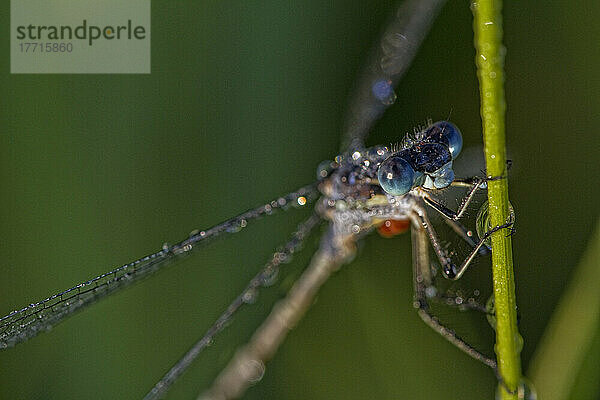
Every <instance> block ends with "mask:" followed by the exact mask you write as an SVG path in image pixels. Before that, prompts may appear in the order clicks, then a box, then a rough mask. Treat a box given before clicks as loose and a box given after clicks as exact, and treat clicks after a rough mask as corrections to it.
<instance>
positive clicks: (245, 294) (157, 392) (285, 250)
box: [144, 214, 321, 400]
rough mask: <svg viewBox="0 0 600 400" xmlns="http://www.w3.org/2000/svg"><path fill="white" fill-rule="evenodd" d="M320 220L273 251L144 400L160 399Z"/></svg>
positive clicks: (300, 229)
mask: <svg viewBox="0 0 600 400" xmlns="http://www.w3.org/2000/svg"><path fill="white" fill-rule="evenodd" d="M320 222H321V218H320V217H319V216H318V215H316V214H313V215H311V216H310V218H308V219H307V220H306V221H304V222H303V223H302V224H300V225H299V226H298V229H297V231H296V232H294V234H293V235H292V237H291V238H290V240H288V242H287V243H286V244H285V245H284V246H283V247H281V248H280V249H279V250H278V251H276V252H275V253H274V254H273V255H272V256H271V258H270V260H269V261H268V262H267V264H266V265H265V266H264V267H263V269H262V270H261V271H260V272H259V273H258V274H256V275H255V276H254V278H252V280H250V283H248V285H247V286H246V288H245V289H244V290H243V291H242V293H241V294H240V295H239V296H238V297H236V298H235V299H234V300H233V302H231V304H230V305H229V307H227V309H226V310H225V311H224V312H223V313H222V314H221V316H220V317H219V318H218V319H217V320H216V321H215V322H214V323H213V324H212V326H211V327H210V328H209V329H208V330H207V331H206V333H205V334H204V336H202V338H200V340H198V341H197V342H196V343H195V344H194V345H193V346H192V347H191V348H190V349H189V350H188V352H187V353H186V354H185V355H184V356H183V357H182V358H181V359H180V360H179V361H178V362H177V363H176V364H175V365H174V366H173V367H172V368H171V369H170V370H169V372H167V373H166V374H165V376H163V377H162V378H161V380H160V381H159V382H158V383H157V384H156V385H155V386H154V388H152V390H151V391H150V392H149V393H148V394H147V395H146V397H144V399H145V400H154V399H160V398H162V397H163V396H164V395H165V393H166V392H167V390H168V389H169V387H170V386H171V385H172V384H173V383H174V382H175V381H176V380H177V379H178V378H179V377H180V376H181V375H182V374H183V373H184V372H185V371H186V370H187V369H188V367H189V366H190V365H191V364H192V362H193V361H194V360H195V359H196V358H197V357H198V355H199V354H200V353H201V352H202V351H203V350H204V349H205V348H206V347H207V346H209V345H210V344H211V343H212V341H213V339H214V338H215V336H216V335H217V334H218V333H219V332H221V331H222V330H223V329H224V328H225V326H226V325H227V323H228V322H229V321H230V320H231V318H232V317H233V314H235V313H236V312H237V311H238V310H239V309H240V308H241V307H242V306H243V305H244V304H247V303H251V302H252V301H253V300H254V299H255V298H256V295H257V294H258V291H259V289H260V288H261V287H264V286H269V285H270V284H272V283H273V279H274V277H276V276H277V272H278V270H279V267H280V265H281V264H282V263H283V262H285V261H288V260H290V259H291V257H292V256H293V255H294V253H296V252H297V251H298V250H299V249H300V247H301V246H302V243H303V241H304V240H305V239H306V237H307V236H308V235H309V234H310V233H311V231H312V230H313V229H314V228H315V227H316V226H318V225H319V223H320Z"/></svg>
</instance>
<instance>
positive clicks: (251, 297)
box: [242, 288, 258, 304]
mask: <svg viewBox="0 0 600 400" xmlns="http://www.w3.org/2000/svg"><path fill="white" fill-rule="evenodd" d="M257 298H258V290H256V288H250V289H248V290H246V291H245V292H244V294H243V295H242V301H243V302H244V303H246V304H254V303H256V299H257Z"/></svg>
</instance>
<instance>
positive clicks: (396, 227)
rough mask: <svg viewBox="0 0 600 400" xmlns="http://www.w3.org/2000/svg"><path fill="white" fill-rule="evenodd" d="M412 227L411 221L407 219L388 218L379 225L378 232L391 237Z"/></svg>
mask: <svg viewBox="0 0 600 400" xmlns="http://www.w3.org/2000/svg"><path fill="white" fill-rule="evenodd" d="M408 228H410V221H409V220H407V219H388V220H385V221H384V222H383V224H381V225H379V226H378V227H377V232H379V234H380V235H381V236H383V237H384V238H391V237H394V236H396V235H399V234H401V233H404V232H406V231H407V230H408Z"/></svg>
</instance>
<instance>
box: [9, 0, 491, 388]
mask: <svg viewBox="0 0 600 400" xmlns="http://www.w3.org/2000/svg"><path fill="white" fill-rule="evenodd" d="M441 3H442V2H437V1H431V2H416V1H412V2H408V3H406V4H405V5H404V6H403V7H402V8H401V9H400V11H399V12H398V14H397V15H396V17H395V18H394V22H392V24H391V25H390V27H389V28H388V30H387V31H386V33H385V34H384V36H383V39H382V41H381V42H380V45H379V46H378V53H377V54H376V55H375V56H374V57H373V58H372V60H371V64H370V67H369V68H368V69H367V72H366V73H365V74H364V76H363V78H362V80H361V83H360V84H359V85H358V90H357V96H356V97H355V101H354V102H353V105H352V106H351V108H350V113H349V115H350V118H349V119H348V125H347V126H346V129H345V136H344V140H345V143H344V148H343V151H342V153H341V154H340V155H339V156H338V157H337V158H336V159H335V160H333V161H332V162H327V163H326V164H323V165H322V166H321V167H320V168H319V169H318V173H319V182H318V183H315V184H313V185H308V186H305V187H303V188H302V189H300V190H298V191H296V192H293V193H292V194H290V195H286V196H283V197H275V198H274V200H273V201H272V202H269V203H268V204H266V205H265V206H261V207H259V208H257V209H254V210H253V211H251V212H249V213H247V214H243V215H241V216H239V217H236V218H234V219H231V220H229V221H228V222H227V223H225V224H220V225H217V226H216V227H215V228H213V229H206V230H203V231H202V230H201V231H196V232H193V234H192V235H191V236H190V238H189V239H186V240H185V241H183V242H180V243H178V244H176V245H166V246H164V247H163V249H161V250H159V251H158V252H155V253H152V255H150V256H148V257H145V258H143V259H141V260H139V261H138V262H134V263H131V264H127V265H126V266H124V267H123V268H120V269H117V270H113V271H111V272H110V273H108V274H106V275H103V276H101V277H100V278H99V279H96V280H91V281H88V282H85V283H83V284H81V285H78V286H76V287H74V288H73V289H71V290H68V291H66V292H61V294H59V295H57V296H53V297H51V298H49V299H48V300H47V301H43V302H40V303H34V304H32V305H31V306H29V307H26V308H24V309H21V310H18V311H16V312H14V313H11V314H9V315H8V316H7V317H4V318H3V320H2V325H3V326H2V340H3V342H4V343H5V344H6V345H7V346H10V345H12V344H14V343H16V342H18V341H20V340H23V339H28V338H29V337H31V336H34V335H35V334H37V333H38V332H39V331H40V330H45V329H46V328H47V327H49V326H51V325H53V324H54V323H56V322H58V321H59V320H61V319H62V318H63V317H64V316H66V315H68V314H70V313H72V312H73V311H75V310H76V309H79V308H81V307H83V306H85V305H87V304H90V303H91V302H93V301H95V300H97V299H99V298H102V297H104V296H105V295H106V294H108V293H112V292H113V291H118V290H119V289H120V288H121V287H124V286H126V285H127V284H128V283H130V282H133V281H135V280H136V279H137V278H138V277H141V276H143V275H145V274H146V272H149V271H152V270H154V269H156V268H160V267H161V266H163V265H165V264H166V263H167V261H170V260H172V259H176V258H178V257H179V256H182V255H184V254H187V253H188V252H190V251H191V250H192V249H193V248H194V247H197V246H198V245H199V244H200V243H203V242H205V241H207V240H208V239H209V238H211V237H216V236H218V235H225V234H228V233H231V232H235V231H237V230H239V229H241V228H244V227H245V226H246V225H247V224H250V223H252V222H253V220H254V219H255V217H258V216H262V215H266V214H270V213H272V212H274V211H276V210H277V209H279V208H287V207H289V206H290V205H296V206H302V207H304V206H305V204H306V203H310V202H311V200H313V201H314V202H315V203H316V204H317V205H316V216H314V217H311V218H309V219H308V220H307V221H306V222H305V223H304V224H302V225H301V228H299V230H298V232H297V234H295V236H294V237H293V238H292V239H291V242H288V244H287V245H286V246H284V247H283V249H282V250H280V251H278V252H276V253H275V255H274V257H273V259H271V261H270V262H269V264H268V268H267V269H266V270H265V271H264V272H262V273H261V274H260V275H259V276H258V277H257V279H256V280H254V281H253V283H251V286H250V287H249V288H247V290H245V291H244V292H243V293H242V295H241V296H240V297H239V298H238V300H236V303H235V305H234V308H235V307H237V305H242V304H245V303H247V302H251V301H252V300H254V296H255V292H256V290H257V289H258V287H259V286H262V285H263V284H266V283H267V282H270V281H271V280H272V279H271V278H272V275H273V274H274V273H275V271H276V269H277V267H278V265H279V264H280V263H282V262H283V261H284V260H285V259H286V258H287V257H289V256H290V255H291V253H293V252H295V250H296V247H297V244H299V243H300V242H301V241H302V240H303V238H304V236H306V235H307V234H308V231H309V230H311V229H312V228H314V227H315V225H317V223H318V222H319V221H321V220H324V221H326V224H328V226H329V229H328V231H327V233H326V234H325V236H324V238H323V240H322V242H321V243H322V248H321V250H319V251H318V252H317V255H316V256H315V258H314V260H316V264H317V267H314V266H313V268H312V269H310V268H309V269H308V270H307V272H305V274H307V275H303V276H304V278H300V281H299V282H305V283H304V284H305V285H306V284H307V283H306V282H307V281H308V283H309V286H310V287H311V288H313V289H315V290H316V288H317V287H318V286H319V285H320V284H321V283H322V282H321V281H324V280H325V279H326V277H327V275H328V274H329V273H330V272H332V270H333V269H335V268H337V267H339V266H341V265H342V264H345V263H346V262H347V261H349V260H350V259H351V258H352V255H353V253H354V243H355V242H356V241H357V240H358V239H359V238H361V237H362V236H363V235H365V234H367V233H369V232H370V231H372V230H373V229H374V228H376V227H378V226H380V225H382V224H383V225H384V226H385V224H386V223H388V221H398V220H400V221H404V222H402V223H400V225H402V224H404V223H405V222H406V221H411V222H412V224H413V230H414V246H415V254H416V256H415V257H414V259H415V268H416V281H417V283H418V284H417V285H416V287H415V289H416V295H417V303H418V305H419V308H420V311H421V314H422V315H423V316H424V318H425V319H426V321H427V322H428V323H429V324H431V325H433V326H434V327H436V329H438V330H442V328H441V327H440V326H437V322H436V320H435V319H433V318H431V317H430V316H429V315H428V314H427V312H426V311H427V307H426V306H425V304H424V302H425V301H426V300H427V298H428V297H429V298H435V297H436V295H437V294H438V293H436V292H435V291H434V290H433V287H432V286H430V285H429V284H428V283H429V281H430V279H431V278H430V276H429V274H430V270H429V262H428V261H427V260H426V258H427V254H428V250H426V247H427V246H428V245H427V243H426V236H425V235H426V233H427V232H429V238H430V239H432V242H433V243H434V248H435V249H436V250H437V251H436V252H437V255H438V256H439V258H440V260H441V263H442V265H443V268H442V270H443V271H444V273H445V274H446V275H449V276H451V277H459V276H460V275H461V274H462V273H463V271H464V269H463V268H461V264H460V263H456V262H455V263H454V265H453V264H452V263H450V262H449V261H448V260H447V256H448V253H447V252H446V250H445V249H444V248H442V247H441V246H440V245H439V243H438V241H437V240H436V236H435V234H434V233H433V231H432V230H431V229H429V230H424V229H422V227H423V224H427V225H428V227H429V228H430V227H431V226H430V224H428V218H427V212H431V209H428V208H427V207H430V208H433V209H437V211H440V212H442V213H445V214H446V216H448V217H452V218H448V219H447V220H448V221H449V222H450V221H454V218H453V217H455V216H456V217H458V216H459V215H458V214H460V211H459V212H458V214H457V215H454V214H452V213H451V212H450V211H449V210H448V209H447V208H446V207H445V206H443V205H441V204H439V203H436V202H435V200H434V195H433V193H435V192H436V190H438V189H441V188H443V187H446V186H448V185H449V184H451V183H452V182H454V183H455V184H461V185H464V186H467V187H468V188H470V189H473V192H474V191H475V190H477V189H478V188H480V187H482V186H484V185H485V179H477V178H475V179H465V180H459V179H454V176H453V172H452V160H453V159H454V158H455V157H456V156H457V155H458V153H459V152H460V145H461V138H460V133H459V132H458V130H457V128H455V127H454V126H453V125H451V124H447V123H437V124H431V125H427V126H424V127H423V129H420V130H418V132H416V133H415V135H413V136H412V137H411V138H408V139H407V140H405V141H404V142H402V143H401V144H399V145H398V147H397V148H394V147H393V146H387V147H386V146H380V147H366V146H365V145H364V142H363V140H364V138H365V137H366V134H367V132H368V131H369V130H370V128H371V126H372V124H373V122H374V121H375V120H376V119H377V118H378V117H379V116H380V115H381V113H382V112H383V111H384V110H385V109H386V108H387V107H388V106H389V105H391V104H392V103H393V102H394V99H395V94H394V92H393V87H394V85H395V84H396V83H397V81H398V79H399V78H400V77H401V76H402V75H403V74H404V72H405V70H406V69H407V68H408V65H409V62H410V61H411V60H412V58H413V56H414V54H415V52H416V50H417V49H418V47H419V45H420V43H421V41H422V40H423V38H424V36H425V34H426V32H427V31H428V29H429V26H430V24H431V23H432V22H433V19H434V17H435V15H436V14H437V12H438V10H439V8H440V7H441ZM385 160H387V161H386V163H385V164H383V167H382V168H380V164H381V163H382V162H384V161H385ZM399 165H402V166H403V167H402V168H400V169H399ZM411 171H412V172H411ZM397 173H400V175H401V178H400V179H399V180H398V178H397ZM380 180H381V181H382V182H383V181H384V180H388V181H389V185H388V187H387V188H386V189H387V192H386V191H385V190H382V189H381V187H380V186H379V184H378V182H379V181H380ZM407 189H412V190H411V191H410V193H408V194H407ZM467 199H468V197H467ZM426 210H429V211H426ZM389 224H392V225H393V224H394V223H392V222H389ZM450 224H451V225H452V226H453V228H454V229H455V230H456V231H457V232H458V233H459V234H461V235H462V236H463V238H464V239H465V240H466V241H467V242H468V243H469V244H471V245H475V241H474V239H472V233H471V232H470V231H467V230H465V229H463V228H462V227H461V225H458V224H457V223H455V222H450ZM474 247H475V246H474ZM475 249H477V247H475ZM472 254H473V255H474V254H476V253H475V252H473V253H472ZM465 265H466V264H465ZM324 266H326V268H324V269H323V268H322V267H324ZM455 267H456V268H455ZM134 271H135V272H134ZM310 271H313V272H312V273H314V274H317V276H314V275H311V272H310ZM311 276H312V278H311ZM296 287H297V286H296ZM313 289H311V290H299V289H292V291H291V292H292V293H299V294H300V295H301V296H307V297H303V299H302V300H301V304H302V306H301V307H300V308H301V309H302V311H305V310H304V308H305V307H306V306H308V305H309V304H310V303H311V302H312V298H313V296H314V294H315V293H313V292H312V290H313ZM292 298H293V297H292ZM276 309H277V308H276ZM284 309H286V310H289V308H286V307H284ZM232 310H233V308H232ZM291 318H293V319H294V320H295V319H296V318H299V315H297V314H295V315H292V316H291ZM228 321H229V318H228V315H226V316H225V317H224V318H223V319H220V320H219V322H218V324H217V325H216V327H215V329H213V330H212V331H211V332H209V336H208V337H206V338H205V339H204V341H202V342H201V346H202V345H205V344H208V343H209V342H210V341H211V339H212V338H213V336H214V334H215V333H216V332H217V331H218V330H220V329H221V328H222V327H223V326H224V324H225V323H226V322H228ZM268 321H269V320H268ZM294 322H295V321H294ZM290 325H294V323H292V322H290V321H288V323H287V324H286V326H290ZM266 326H267V327H269V328H268V329H269V330H270V329H273V327H275V328H277V327H278V328H277V329H278V330H279V332H278V333H277V334H275V333H269V334H262V335H259V336H258V337H259V339H260V338H262V339H267V340H279V339H282V338H283V336H284V333H285V332H284V331H285V329H284V330H283V331H282V329H281V328H282V325H280V324H279V325H278V324H275V325H273V324H267V325H266ZM286 329H287V328H286ZM445 334H446V337H447V338H449V339H450V340H451V341H453V342H454V343H455V344H457V345H459V347H461V348H463V349H464V350H467V351H468V352H469V353H470V355H472V356H475V357H477V358H479V359H481V360H482V361H485V362H486V363H487V364H488V365H490V366H493V360H491V359H488V358H486V357H483V356H481V355H480V354H479V353H477V352H476V351H474V350H473V349H471V348H469V347H468V345H466V344H465V343H463V342H461V341H460V340H458V339H457V338H456V337H454V336H453V335H452V333H451V332H450V331H447V330H446V331H445ZM275 350H276V348H274V347H268V348H267V350H265V351H266V354H265V355H261V356H260V357H257V356H252V357H251V359H248V360H245V361H242V362H240V363H238V364H236V365H238V366H242V367H247V366H250V370H252V368H253V367H258V369H257V370H256V371H260V370H261V369H262V367H263V363H264V361H266V358H270V356H271V355H272V353H273V352H274V351H275ZM263 358H264V359H263ZM180 371H181V369H177V370H176V373H175V374H173V376H176V375H178V373H179V372H180ZM233 376H234V381H235V382H236V383H239V384H240V385H241V386H242V387H243V386H245V385H246V383H247V381H248V380H249V381H253V380H255V379H256V376H248V379H247V380H246V381H245V380H241V379H240V376H241V375H240V373H239V372H236V373H234V374H233ZM226 382H229V381H226ZM225 386H226V387H227V390H232V389H234V387H233V386H234V385H233V384H231V383H226V384H225Z"/></svg>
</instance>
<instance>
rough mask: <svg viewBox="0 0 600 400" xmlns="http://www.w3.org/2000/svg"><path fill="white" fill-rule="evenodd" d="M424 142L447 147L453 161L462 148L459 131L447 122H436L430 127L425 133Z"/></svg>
mask: <svg viewBox="0 0 600 400" xmlns="http://www.w3.org/2000/svg"><path fill="white" fill-rule="evenodd" d="M425 140H426V141H427V142H434V143H444V144H446V145H448V149H449V150H450V154H451V155H452V159H453V160H454V159H456V157H457V156H458V155H459V154H460V151H461V150H462V146H463V140H462V135H461V134H460V131H459V130H458V128H457V127H456V126H455V125H454V124H452V123H450V122H448V121H438V122H436V123H434V124H433V125H431V126H430V127H429V128H428V129H427V132H425Z"/></svg>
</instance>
